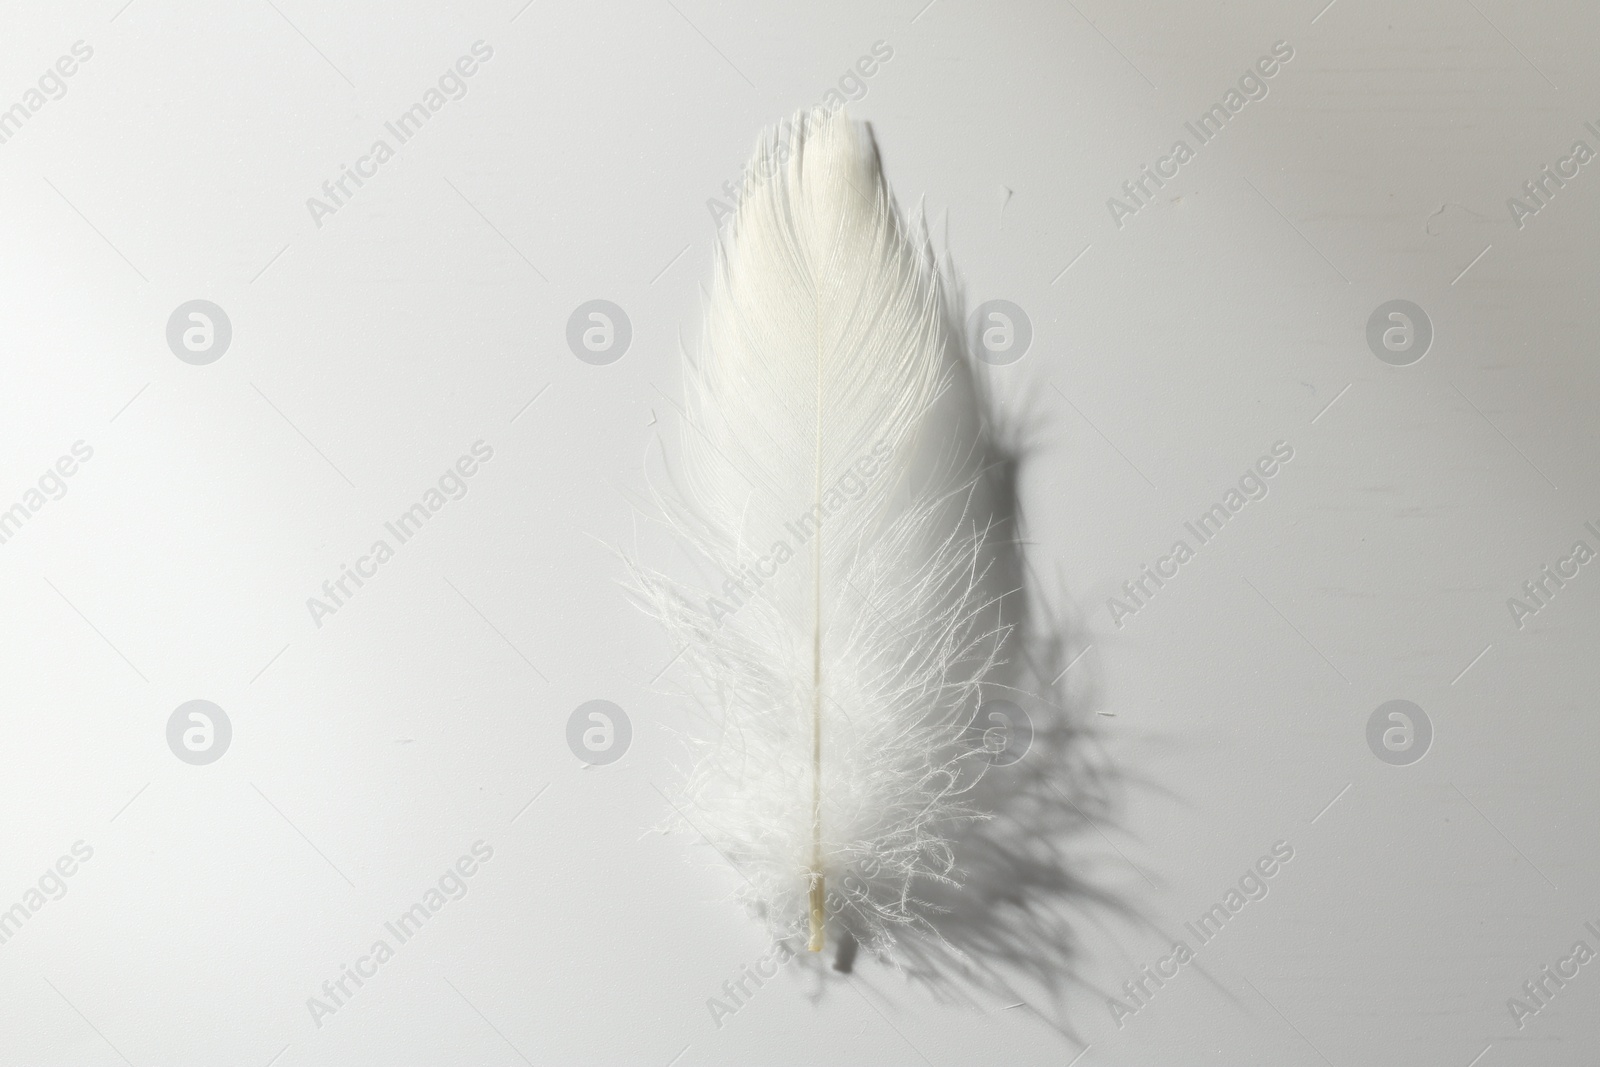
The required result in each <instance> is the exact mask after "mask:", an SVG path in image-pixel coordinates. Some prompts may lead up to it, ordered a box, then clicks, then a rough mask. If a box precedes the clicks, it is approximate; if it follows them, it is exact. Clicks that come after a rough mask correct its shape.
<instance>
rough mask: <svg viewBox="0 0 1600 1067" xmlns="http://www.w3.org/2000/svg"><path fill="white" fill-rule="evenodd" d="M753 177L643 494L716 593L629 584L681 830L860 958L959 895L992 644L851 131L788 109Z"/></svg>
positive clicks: (947, 338)
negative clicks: (956, 846)
mask: <svg viewBox="0 0 1600 1067" xmlns="http://www.w3.org/2000/svg"><path fill="white" fill-rule="evenodd" d="M750 173H752V174H755V175H771V178H770V179H769V180H767V181H765V182H761V183H759V184H757V185H756V186H755V187H754V188H753V189H751V190H749V191H748V192H747V193H746V195H745V197H744V199H743V201H742V203H741V204H740V207H739V210H738V214H737V217H736V219H735V220H734V223H733V228H732V231H731V235H730V237H729V238H728V240H727V241H726V242H725V243H724V245H723V247H722V248H721V249H720V250H719V255H718V259H717V265H716V277H715V281H714V284H713V288H712V291H711V294H710V297H709V303H708V307H707V312H706V318H705V327H704V336H703V338H702V341H701V344H700V346H699V352H698V356H697V358H695V359H694V360H690V361H687V362H686V366H685V378H686V383H685V409H684V426H683V434H682V441H681V449H680V451H679V454H678V463H679V467H680V470H681V484H682V489H681V492H680V493H679V494H678V495H676V496H675V497H663V498H662V499H661V501H660V502H661V504H662V506H663V508H664V511H665V513H666V515H667V517H668V523H669V525H670V527H671V528H672V530H673V531H674V533H675V534H676V536H677V537H678V538H679V539H680V540H681V542H682V544H683V545H684V546H685V547H686V548H688V549H689V550H690V551H691V552H692V553H693V554H694V555H695V556H697V557H698V558H700V559H701V560H703V561H708V562H709V563H710V564H711V565H712V566H713V567H714V568H715V570H716V571H717V572H718V575H719V577H718V578H717V579H715V580H714V582H713V583H712V585H711V588H710V589H706V588H704V587H701V586H697V585H695V584H694V583H688V582H681V581H676V580H673V579H671V578H668V577H667V576H665V575H664V574H662V573H660V572H658V571H654V570H649V569H647V568H644V567H642V566H639V565H635V568H634V577H635V581H636V583H637V585H638V587H639V589H640V590H641V591H642V592H643V594H644V596H645V599H646V601H647V603H648V604H649V606H650V607H651V609H652V610H653V612H654V613H655V614H656V615H657V616H658V617H659V618H660V619H661V620H662V622H663V623H664V625H665V626H666V628H667V630H668V632H669V633H670V635H671V636H672V638H673V640H674V644H675V646H677V647H681V648H682V649H683V655H682V662H683V663H684V664H685V665H686V668H687V670H688V672H689V674H690V675H691V676H692V677H693V678H694V679H695V681H696V683H697V689H698V695H699V697H700V701H701V703H702V705H703V707H704V708H705V710H706V711H707V712H708V716H707V719H708V723H707V728H706V730H705V732H704V734H703V736H700V737H698V738H697V739H696V742H697V743H696V752H695V762H694V765H693V768H692V771H691V773H690V774H689V776H688V780H687V782H686V783H685V785H684V788H683V792H682V797H681V800H679V801H678V802H677V807H678V809H679V812H680V814H682V815H683V817H684V818H685V819H686V820H687V821H688V823H689V824H690V825H691V826H692V827H693V829H694V830H696V831H698V832H699V833H700V834H702V835H703V836H704V837H705V838H706V839H707V840H708V841H709V842H710V843H711V844H712V845H713V846H714V847H715V848H716V849H717V851H718V852H719V853H720V854H721V855H722V856H723V857H724V858H725V859H726V860H728V861H729V862H730V863H731V864H732V865H733V866H734V867H735V868H737V869H738V871H739V872H740V873H741V874H742V875H743V876H744V880H745V883H746V892H745V894H744V895H745V897H746V899H747V902H748V903H749V904H750V905H751V906H752V907H753V908H754V909H755V910H756V911H757V913H759V914H761V915H762V916H764V917H765V918H766V920H767V921H768V923H769V924H770V926H771V928H772V932H773V934H774V936H777V937H786V936H790V935H793V934H795V933H797V932H799V931H801V930H804V929H805V928H806V926H807V925H808V923H809V925H810V927H811V942H812V947H813V948H816V947H819V943H820V927H819V924H818V923H817V922H816V921H815V917H814V916H812V914H811V912H812V910H813V906H814V904H815V903H816V897H815V896H814V893H815V892H816V890H817V888H818V887H819V885H820V886H821V887H823V889H824V890H825V899H826V907H825V911H826V913H827V924H828V927H829V928H830V929H832V930H833V931H834V933H835V934H845V933H848V934H850V935H851V936H853V937H855V938H857V939H858V940H861V941H864V942H866V943H867V944H868V945H869V946H870V947H872V948H874V949H877V950H879V951H880V952H883V951H887V950H889V949H890V948H891V943H892V941H893V940H894V938H895V936H896V934H897V933H898V932H899V931H901V930H903V929H905V928H907V927H921V928H923V929H926V925H927V924H926V921H925V910H926V909H925V906H924V905H923V904H922V901H921V898H920V897H919V895H918V894H919V888H920V887H922V886H924V885H925V884H926V883H927V882H928V881H930V880H935V881H941V882H947V883H948V882H949V881H950V880H951V879H952V878H953V877H955V875H956V873H957V872H955V871H954V869H953V858H952V852H951V847H950V846H951V840H952V834H953V832H954V831H955V830H956V829H957V828H958V827H959V826H960V825H961V824H962V823H963V822H965V821H968V820H971V819H973V818H974V817H976V813H974V812H973V811H972V810H970V808H969V807H968V806H967V804H966V803H965V794H966V792H967V790H968V789H969V788H970V786H971V784H972V781H973V775H974V773H975V765H976V761H973V760H972V759H971V757H972V756H973V755H974V748H973V745H972V744H971V741H970V734H969V733H968V724H969V722H970V720H971V717H972V710H973V704H974V701H975V697H976V690H977V686H978V683H979V682H980V680H981V679H982V678H983V676H984V674H985V672H986V671H987V670H988V669H989V668H990V667H991V666H992V665H993V664H994V663H995V661H996V656H997V654H998V649H999V645H1000V642H1001V640H1002V638H1003V636H1004V633H1003V629H1004V628H1003V627H1002V626H1001V625H1000V623H999V622H998V621H997V618H998V616H997V614H996V613H995V611H994V599H993V597H992V595H991V594H990V593H989V592H988V591H987V587H986V585H985V564H984V560H985V559H986V546H987V542H988V537H989V535H988V530H987V528H986V526H985V524H983V523H982V522H980V521H978V520H976V519H975V518H974V516H973V509H972V507H971V501H972V497H973V492H974V487H975V485H976V484H977V478H978V476H979V472H978V471H977V470H976V465H977V464H976V456H977V454H978V453H977V451H976V449H975V440H976V438H975V436H974V435H975V434H976V432H977V431H976V429H975V426H976V421H975V420H974V419H972V418H970V417H968V414H967V413H963V412H961V411H959V410H952V405H955V407H956V408H960V407H961V406H962V405H968V404H970V392H964V391H963V390H961V389H951V385H952V373H953V370H954V367H955V365H954V364H953V362H952V353H953V352H954V350H955V341H954V336H953V334H952V332H951V327H950V325H949V324H948V323H947V318H946V308H945V305H944V302H943V298H942V295H941V288H940V284H939V279H938V275H937V272H936V271H935V270H934V269H933V267H932V255H931V251H930V250H929V248H928V245H927V238H926V235H925V227H924V229H923V233H922V234H921V235H920V240H919V241H918V242H917V243H916V244H914V243H913V242H912V241H911V240H909V239H908V236H907V234H906V233H905V231H904V228H903V224H902V223H901V221H900V219H899V216H898V214H897V212H896V209H895V207H894V204H893V201H892V199H891V197H890V194H889V191H888V188H887V187H886V185H885V183H884V179H883V176H882V174H881V172H880V169H879V161H878V155H877V151H876V147H875V145H874V143H873V141H872V138H871V136H870V134H869V133H868V132H867V131H866V130H865V129H864V128H862V127H858V126H856V125H855V124H854V123H852V122H850V121H849V120H848V119H847V118H846V117H845V116H844V115H843V114H842V113H841V114H838V115H835V116H833V117H823V118H820V119H818V118H816V117H815V116H807V115H804V114H802V115H801V116H800V117H799V118H798V119H797V121H796V122H795V123H793V124H790V125H789V126H788V128H787V130H786V131H783V132H778V133H773V134H769V135H768V136H767V137H765V138H764V139H763V141H762V143H761V145H760V146H759V147H758V149H757V152H756V158H755V160H754V161H753V162H752V165H751V168H750ZM980 755H981V753H980ZM969 768H973V769H969Z"/></svg>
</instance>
